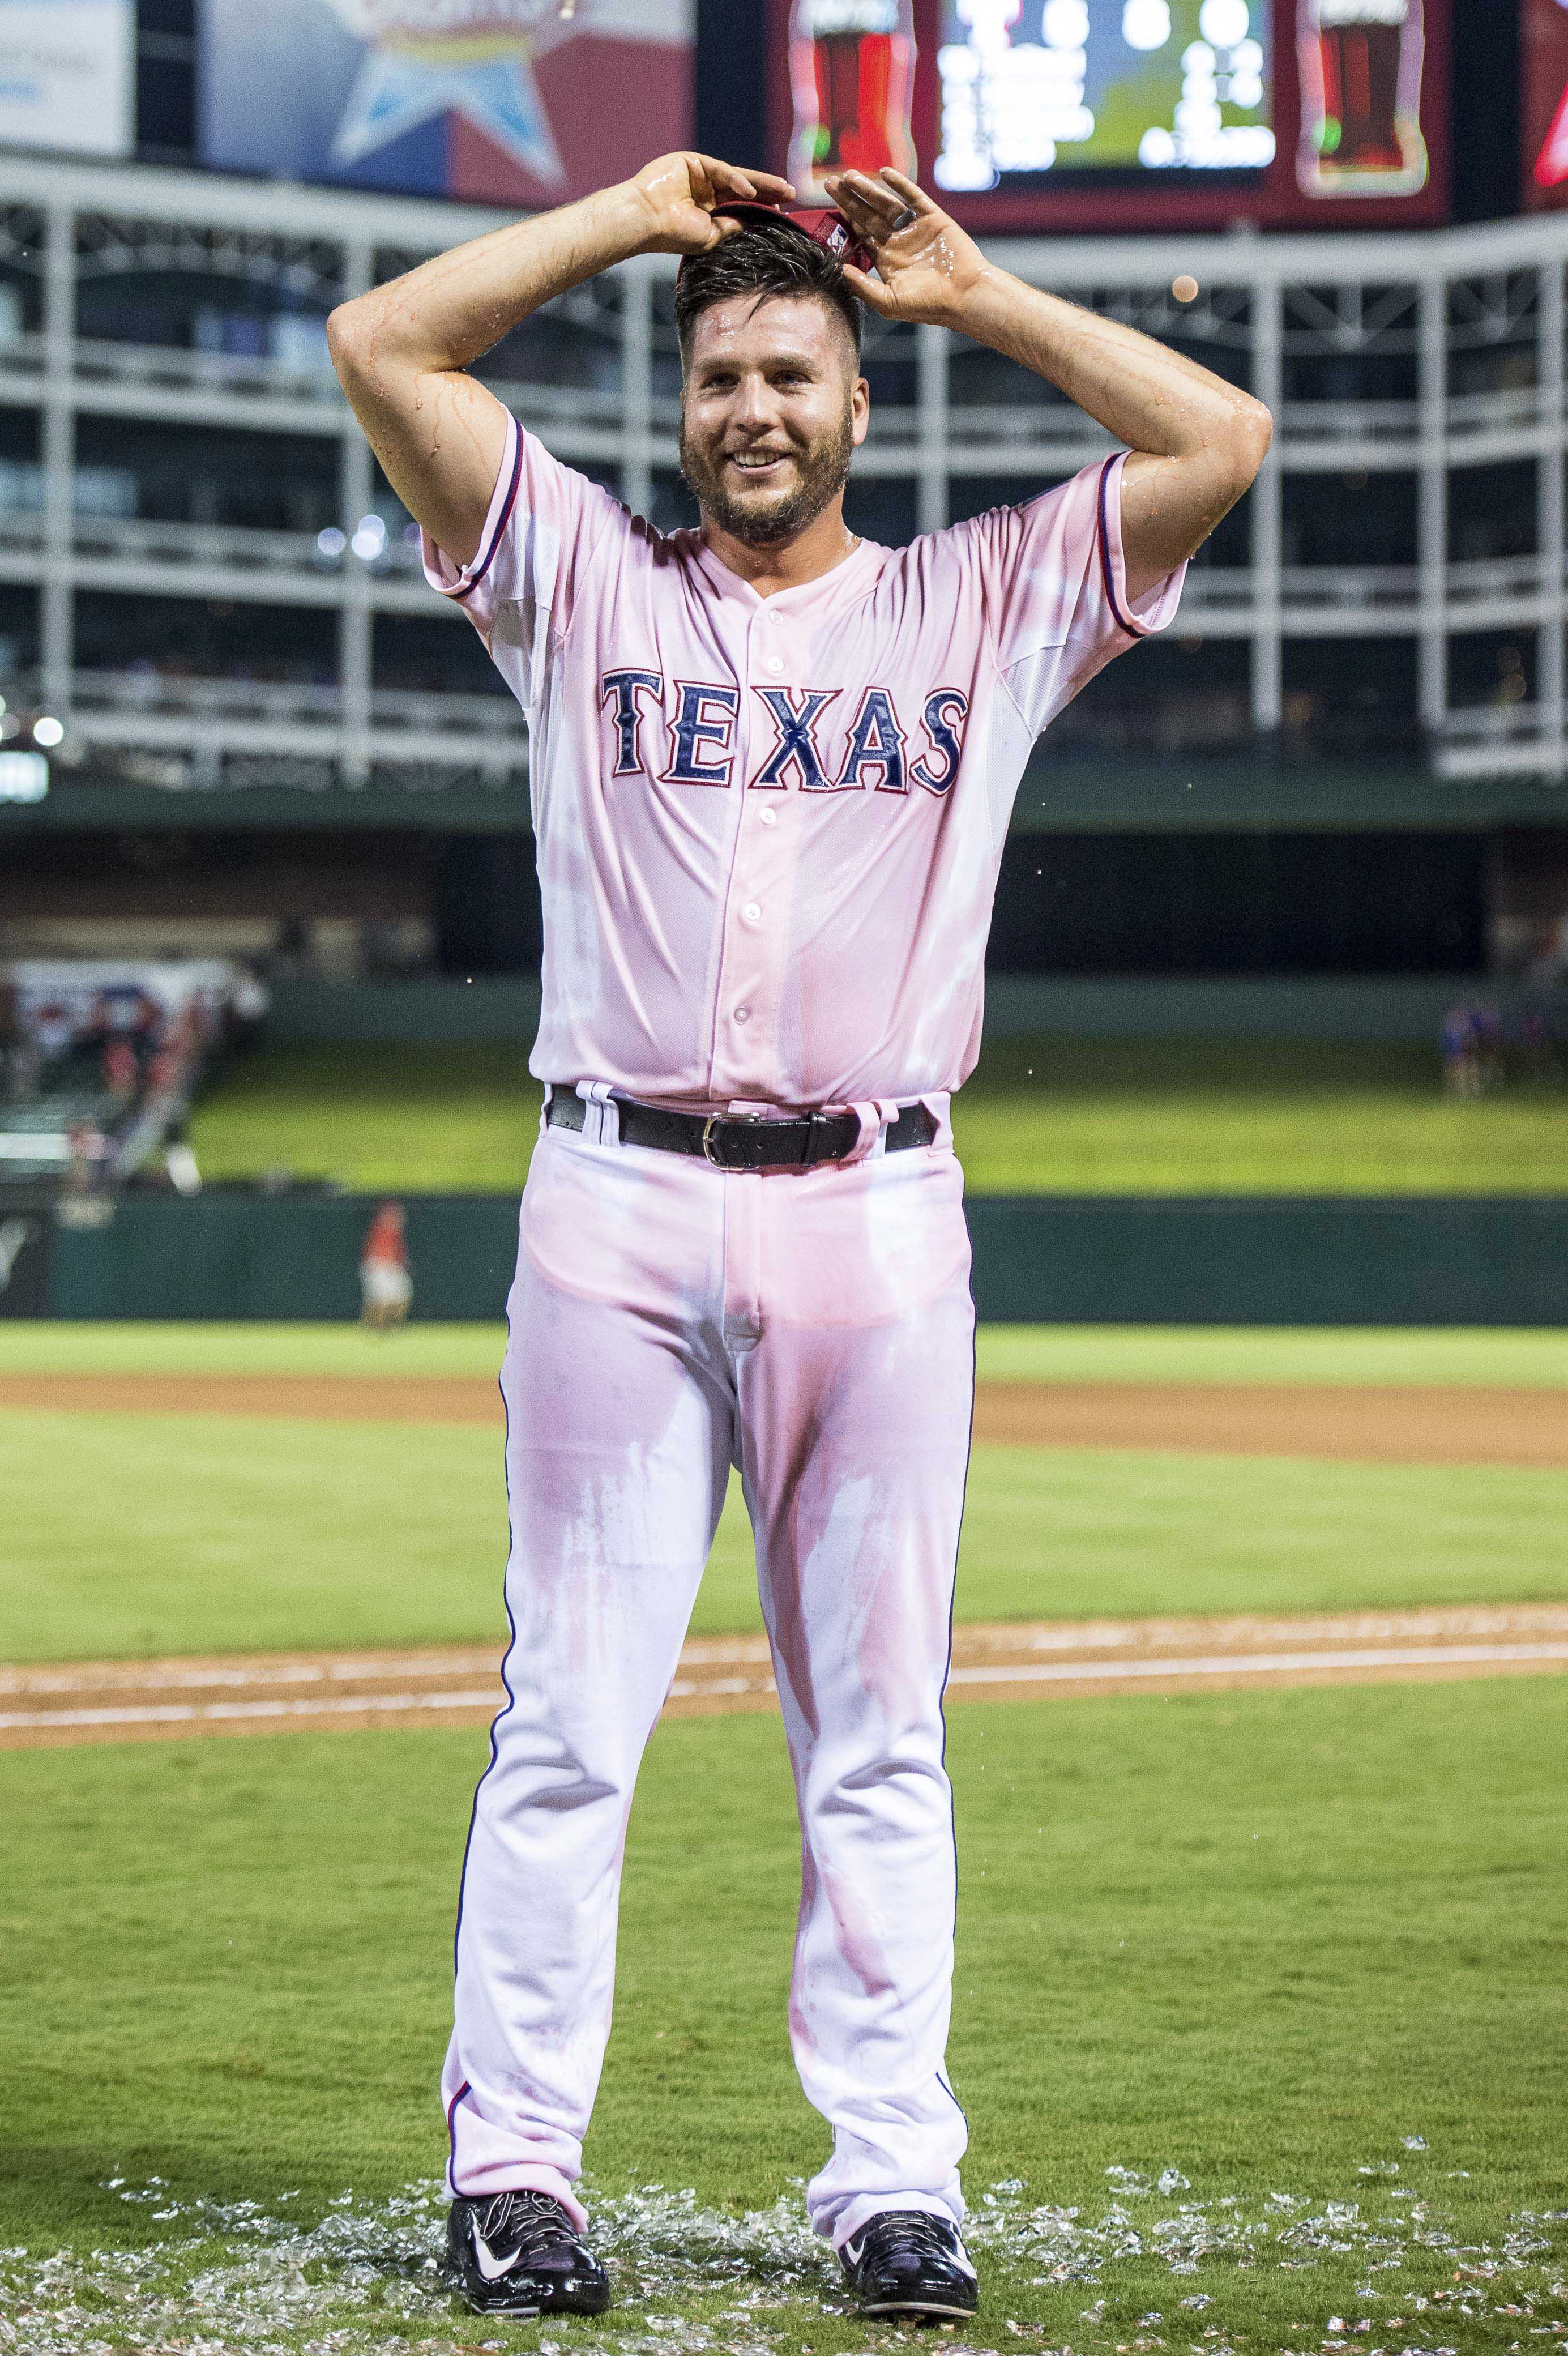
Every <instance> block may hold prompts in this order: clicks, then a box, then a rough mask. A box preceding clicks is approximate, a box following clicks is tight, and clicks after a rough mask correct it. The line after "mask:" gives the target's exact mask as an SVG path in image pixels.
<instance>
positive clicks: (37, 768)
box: [0, 753, 49, 802]
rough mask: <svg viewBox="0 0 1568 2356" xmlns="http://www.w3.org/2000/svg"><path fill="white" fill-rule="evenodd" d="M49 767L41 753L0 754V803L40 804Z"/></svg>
mask: <svg viewBox="0 0 1568 2356" xmlns="http://www.w3.org/2000/svg"><path fill="white" fill-rule="evenodd" d="M48 789H49V765H48V762H47V761H46V760H45V758H44V756H43V755H42V754H41V753H0V802H41V801H42V800H43V798H44V796H45V795H46V794H47V793H48Z"/></svg>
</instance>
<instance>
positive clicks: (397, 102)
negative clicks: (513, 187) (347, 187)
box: [331, 0, 619, 187]
mask: <svg viewBox="0 0 1568 2356" xmlns="http://www.w3.org/2000/svg"><path fill="white" fill-rule="evenodd" d="M331 5H332V7H333V10H334V12H335V14H336V16H338V17H339V18H340V19H341V20H342V22H343V23H344V24H345V25H346V26H347V29H348V30H349V31H350V32H351V33H352V34H354V35H355V36H356V37H357V39H359V40H362V41H364V42H366V43H367V44H368V48H367V51H366V55H365V59H364V61H363V63H362V64H361V66H360V68H359V71H358V73H357V76H356V78H355V81H354V87H353V89H352V90H351V91H349V93H348V102H347V105H346V107H345V108H344V111H343V119H342V121H341V122H340V123H339V124H338V126H337V130H336V134H335V136H334V139H333V143H332V155H333V160H334V162H335V163H338V164H358V163H362V162H363V161H364V159H365V158H366V157H367V156H368V155H374V154H375V153H376V152H377V150H378V149H379V148H382V147H386V146H388V145H390V143H391V142H392V141H393V140H394V139H400V138H401V137H402V136H403V134H404V133H405V132H409V131H416V130H418V129H419V127H420V126H421V123H430V122H432V121H434V120H437V119H439V118H440V117H442V116H443V115H447V114H459V115H462V116H463V117H464V120H465V121H467V122H468V123H472V124H473V126H474V128H475V130H476V131H478V132H481V133H482V134H484V136H485V138H486V139H488V140H490V141H491V142H492V143H493V144H494V145H496V147H498V148H499V149H500V151H501V153H502V154H503V155H507V156H509V157H510V158H511V160H512V161H513V162H514V163H515V164H517V165H519V166H521V167H522V169H523V170H524V171H526V172H528V173H529V174H531V176H532V177H534V178H535V179H536V180H539V181H540V182H541V183H542V184H543V185H544V186H545V187H564V186H565V183H566V172H565V168H564V166H562V163H561V160H560V149H559V148H558V147H557V145H556V142H555V135H554V134H553V132H552V131H551V129H550V124H549V115H548V113H547V112H546V111H545V106H544V102H543V100H542V99H541V97H540V95H539V84H538V81H537V80H536V79H535V76H534V71H533V66H534V60H535V59H537V58H539V57H540V56H541V55H543V54H544V53H545V52H546V51H547V50H549V49H553V48H560V46H561V44H562V43H564V42H567V41H570V40H572V39H573V38H575V37H576V36H577V35H579V34H581V33H584V32H590V31H597V30H600V29H602V19H603V16H604V15H605V14H606V11H605V10H604V8H603V6H601V5H595V0H577V5H576V7H575V8H574V9H573V10H571V12H569V13H568V14H566V15H564V16H563V14H562V13H561V8H560V0H331ZM615 13H619V12H618V11H616V12H615Z"/></svg>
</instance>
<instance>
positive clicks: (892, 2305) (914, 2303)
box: [838, 2209, 980, 2315]
mask: <svg viewBox="0 0 1568 2356" xmlns="http://www.w3.org/2000/svg"><path fill="white" fill-rule="evenodd" d="M838 2262H839V2264H840V2265H842V2267H843V2269H844V2274H845V2278H846V2280H847V2281H848V2285H849V2287H850V2289H851V2290H852V2291H853V2292H854V2294H855V2297H856V2299H857V2301H858V2302H859V2308H860V2312H861V2314H862V2315H973V2314H974V2312H975V2310H976V2308H977V2307H978V2306H979V2304H980V2286H979V2283H978V2282H977V2281H976V2276H975V2269H974V2267H973V2266H972V2265H970V2263H969V2253H968V2251H967V2250H966V2249H965V2247H964V2244H963V2243H962V2242H961V2241H960V2240H959V2238H958V2229H957V2227H956V2226H955V2225H952V2224H950V2223H949V2222H948V2221H947V2219H946V2218H945V2217H932V2216H928V2215H927V2213H926V2212H925V2211H924V2210H923V2209H884V2210H883V2211H881V2213H880V2215H879V2216H876V2217H873V2218H871V2219H870V2220H869V2222H867V2223H866V2224H864V2225H862V2226H861V2228H860V2230H859V2233H851V2234H850V2236H849V2238H848V2241H847V2242H841V2243H840V2244H839V2246H838Z"/></svg>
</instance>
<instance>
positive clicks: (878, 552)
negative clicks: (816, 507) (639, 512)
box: [689, 531, 891, 613]
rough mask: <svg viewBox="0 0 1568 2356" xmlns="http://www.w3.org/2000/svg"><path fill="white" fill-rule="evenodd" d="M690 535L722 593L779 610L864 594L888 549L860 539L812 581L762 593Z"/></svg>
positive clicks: (800, 609) (797, 609)
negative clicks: (827, 569) (828, 568)
mask: <svg viewBox="0 0 1568 2356" xmlns="http://www.w3.org/2000/svg"><path fill="white" fill-rule="evenodd" d="M689 538H690V545H691V548H692V551H693V553H694V554H695V556H696V559H697V562H698V563H699V565H700V566H701V568H702V571H703V572H704V573H705V574H706V575H707V577H708V579H709V582H710V583H711V584H712V585H713V587H714V588H715V589H716V590H717V591H718V592H719V594H720V596H721V597H723V598H725V599H726V600H728V601H729V602H731V604H736V605H768V606H772V607H776V608H777V609H778V610H779V611H780V612H781V613H800V612H803V611H805V612H809V611H810V610H812V609H813V608H814V607H818V606H820V607H828V606H832V605H838V604H839V603H840V602H847V599H848V597H859V596H863V595H864V594H865V593H866V591H867V590H868V589H869V587H870V585H871V583H872V582H873V581H874V580H875V579H876V577H877V574H878V573H880V571H881V569H882V567H883V565H884V564H885V563H886V562H887V561H888V557H889V555H890V553H891V551H889V550H888V549H886V548H884V547H882V545H881V544H880V541H874V540H862V541H861V542H860V545H859V548H857V549H856V550H855V552H854V553H853V555H850V556H847V557H846V558H845V559H844V561H843V562H842V563H841V564H836V565H834V566H833V568H832V570H831V572H828V573H818V574H817V576H816V579H815V580H814V581H802V582H799V583H798V584H796V585H795V588H793V589H777V590H775V591H774V592H773V595H772V596H771V597H763V595H761V594H760V593H759V592H758V591H757V590H755V589H753V588H752V584H751V583H750V582H749V581H742V580H741V576H740V574H739V573H731V570H730V567H729V566H728V565H727V564H726V563H725V562H724V560H723V558H722V557H720V556H718V555H716V554H715V553H714V552H713V550H712V549H711V548H709V545H708V542H707V541H705V540H704V539H703V538H702V536H701V534H700V533H699V532H696V531H694V532H692V533H691V534H690V535H689Z"/></svg>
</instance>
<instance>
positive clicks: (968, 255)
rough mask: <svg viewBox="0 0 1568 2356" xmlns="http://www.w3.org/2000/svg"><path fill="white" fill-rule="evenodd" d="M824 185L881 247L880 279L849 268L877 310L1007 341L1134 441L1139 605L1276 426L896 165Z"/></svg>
mask: <svg viewBox="0 0 1568 2356" xmlns="http://www.w3.org/2000/svg"><path fill="white" fill-rule="evenodd" d="M827 190H828V194H829V195H830V196H831V197H832V198H833V200H834V202H835V203H836V204H837V206H838V207H839V209H841V210H842V211H843V212H844V213H845V214H846V215H847V216H848V219H849V220H852V221H853V222H854V224H855V226H856V228H857V229H858V230H860V231H861V232H862V233H863V234H864V236H865V237H866V239H867V240H868V241H869V243H870V244H871V245H873V246H874V247H875V249H876V255H877V274H876V276H875V277H869V276H866V275H864V274H862V273H860V272H859V271H858V270H847V271H846V272H845V276H846V277H847V278H848V281H849V283H850V284H851V285H852V286H853V287H854V289H855V292H856V294H857V295H859V297H860V299H861V301H862V302H863V303H864V304H865V305H866V306H867V308H868V309H869V310H872V311H875V312H876V313H877V314H878V316H880V317H881V318H884V319H907V320H915V321H919V322H920V323H922V324H923V325H927V326H934V327H952V328H955V329H956V330H957V332H958V333H960V334H961V335H965V336H972V337H974V338H975V340H976V343H981V344H988V345H989V346H990V347H991V348H992V349H993V350H994V351H998V352H1005V353H1006V354H1007V356H1008V359H1014V360H1017V361H1019V364H1020V366H1022V367H1024V368H1027V369H1033V370H1034V372H1035V374H1036V375H1037V376H1042V377H1044V378H1045V380H1046V381H1047V382H1048V383H1050V384H1053V385H1055V386H1056V387H1057V388H1058V390H1059V391H1062V392H1064V393H1066V394H1067V395H1068V397H1069V399H1070V400H1072V401H1075V402H1077V403H1078V405H1079V407H1080V408H1081V409H1085V410H1087V411H1088V412H1089V414H1090V416H1091V417H1093V418H1094V419H1096V420H1097V421H1098V423H1100V424H1102V425H1104V427H1105V429H1106V431H1107V432H1108V433H1111V434H1115V437H1116V439H1117V440H1118V442H1125V444H1126V445H1127V447H1128V449H1129V450H1130V451H1131V452H1132V453H1133V455H1132V456H1131V457H1129V459H1128V460H1127V462H1126V465H1125V467H1124V469H1123V474H1122V547H1123V552H1124V557H1125V568H1126V588H1127V594H1128V596H1129V597H1130V598H1131V599H1132V601H1133V602H1134V603H1135V604H1136V602H1137V601H1138V600H1139V599H1140V598H1141V597H1143V596H1144V595H1145V594H1147V591H1148V590H1150V589H1151V588H1153V586H1154V584H1156V582H1157V581H1162V580H1164V578H1165V576H1166V575H1167V573H1171V572H1173V571H1174V570H1175V568H1176V567H1177V565H1179V563H1181V562H1182V561H1183V559H1184V558H1186V557H1189V556H1190V555H1191V554H1192V553H1193V552H1194V551H1195V550H1196V549H1198V548H1200V546H1201V545H1202V543H1203V541H1205V540H1207V538H1208V536H1209V534H1210V533H1211V531H1212V530H1213V529H1214V527H1215V525H1216V524H1217V523H1218V522H1219V521H1220V519H1221V516H1223V515H1224V514H1226V513H1227V511H1228V510H1229V509H1232V508H1233V507H1234V506H1235V504H1236V501H1237V500H1238V499H1239V498H1241V496H1242V494H1243V491H1244V490H1246V489H1247V488H1248V487H1249V486H1250V485H1251V483H1252V481H1253V477H1254V476H1255V475H1256V473H1257V471H1258V468H1259V467H1260V466H1262V464H1263V461H1264V455H1265V453H1266V452H1267V449H1268V445H1269V440H1270V437H1271V435H1272V434H1273V431H1274V425H1273V420H1272V419H1271V418H1270V416H1269V413H1268V411H1267V410H1266V409H1265V408H1264V405H1263V403H1262V402H1261V401H1254V400H1253V397H1252V395H1251V394H1250V393H1246V392H1242V391H1239V390H1238V389H1237V387H1236V386H1234V385H1232V384H1227V383H1226V382H1225V380H1224V379H1223V378H1222V377H1217V376H1214V375H1212V374H1211V371H1210V370H1209V369H1205V368H1200V367H1199V365H1198V363H1197V361H1196V360H1189V359H1184V358H1183V357H1182V355H1181V354H1180V353H1179V352H1173V351H1169V350H1168V349H1167V348H1166V347H1165V345H1163V344H1160V343H1157V342H1156V341H1155V340H1154V338H1153V337H1152V336H1143V335H1139V333H1138V332H1137V330H1136V328H1134V327H1122V326H1121V325H1120V324H1119V323H1118V322H1117V321H1116V320H1115V319H1103V318H1100V317H1099V316H1097V315H1096V314H1095V313H1094V312H1093V311H1085V310H1082V309H1081V308H1080V307H1079V305H1077V304H1075V303H1064V302H1062V301H1061V299H1060V297H1059V296H1057V295H1044V294H1041V292H1040V289H1039V288H1038V287H1035V286H1029V285H1026V284H1024V282H1023V280H1022V279H1020V278H1015V277H1013V276H1012V275H1011V273H1009V272H1008V271H1006V270H1001V269H998V268H997V266H996V264H995V263H993V262H987V259H986V257H985V255H984V254H983V253H982V252H980V249H979V248H978V246H977V245H976V243H975V242H974V241H973V239H971V238H969V237H967V236H965V232H964V231H963V230H961V229H960V228H959V227H958V225H957V223H956V222H955V221H954V220H950V219H949V217H948V216H947V214H946V213H944V212H943V211H942V209H941V208H940V207H939V206H937V205H935V204H933V202H932V200H931V198H929V197H928V196H927V195H926V194H925V192H924V190H923V189H922V188H919V187H916V185H915V183H914V182H913V181H912V180H910V179H906V178H905V177H904V176H903V174H902V173H901V172H895V171H891V170H887V171H884V172H882V173H881V174H880V175H879V176H878V177H876V178H872V177H869V175H868V174H866V173H864V172H845V173H843V174H841V175H839V176H838V177H836V178H833V179H830V180H829V181H828V182H827Z"/></svg>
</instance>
